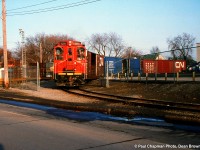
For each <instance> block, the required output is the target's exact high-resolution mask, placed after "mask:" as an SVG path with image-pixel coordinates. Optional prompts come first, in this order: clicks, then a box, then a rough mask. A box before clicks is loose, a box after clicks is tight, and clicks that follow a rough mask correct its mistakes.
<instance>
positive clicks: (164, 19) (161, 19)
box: [0, 0, 200, 53]
mask: <svg viewBox="0 0 200 150" xmlns="http://www.w3.org/2000/svg"><path fill="white" fill-rule="evenodd" d="M80 1H82V0H55V1H52V2H51V1H50V0H31V1H28V0H15V1H13V0H6V7H7V15H8V16H7V40H8V49H12V48H15V47H16V44H15V43H16V42H18V41H20V36H19V29H20V28H21V29H23V30H24V32H25V36H34V35H36V34H38V33H45V34H57V33H61V34H68V35H70V36H72V37H74V38H76V39H77V40H80V41H85V39H86V38H88V37H90V36H91V35H92V34H95V33H109V32H115V33H117V34H119V35H120V36H121V37H122V38H123V40H124V42H125V43H126V44H127V46H132V47H134V48H136V49H138V50H142V51H143V53H148V52H149V50H150V49H151V48H152V47H153V46H158V47H159V48H160V49H161V51H165V50H168V45H167V42H166V40H167V38H172V37H174V36H177V35H179V34H182V33H183V32H186V33H189V34H192V35H193V36H194V37H196V42H200V8H199V7H200V0H101V1H97V2H94V3H90V4H87V5H82V6H77V7H71V8H66V9H60V10H56V11H49V12H44V13H37V14H30V15H13V14H16V12H24V11H30V10H35V9H44V8H48V7H55V6H61V5H67V4H71V3H75V2H80ZM91 1H92V0H91ZM43 2H48V3H46V4H43V5H37V6H34V7H28V8H27V9H22V8H21V7H25V6H30V5H35V4H41V3H43ZM16 8H21V9H17V10H13V9H16ZM11 10H12V11H11ZM12 13H13V14H12ZM9 15H11V16H9ZM12 15H13V16H12ZM0 32H1V35H0V39H1V40H0V41H1V43H2V31H0ZM1 45H2V44H0V46H1Z"/></svg>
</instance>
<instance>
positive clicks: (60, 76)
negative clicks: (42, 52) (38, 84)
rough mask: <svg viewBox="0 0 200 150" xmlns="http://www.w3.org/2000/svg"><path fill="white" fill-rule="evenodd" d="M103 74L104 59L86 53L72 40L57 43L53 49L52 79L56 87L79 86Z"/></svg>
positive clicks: (83, 46)
mask: <svg viewBox="0 0 200 150" xmlns="http://www.w3.org/2000/svg"><path fill="white" fill-rule="evenodd" d="M103 72H104V57H103V56H100V55H97V54H95V53H92V52H90V51H88V50H87V49H86V48H85V45H84V44H82V43H81V42H78V41H74V40H66V41H61V42H59V43H58V44H57V45H56V46H55V47H54V79H55V81H56V84H57V86H79V85H81V84H84V83H85V81H86V80H90V79H96V78H98V77H99V76H102V75H103Z"/></svg>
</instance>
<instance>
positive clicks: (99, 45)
mask: <svg viewBox="0 0 200 150" xmlns="http://www.w3.org/2000/svg"><path fill="white" fill-rule="evenodd" d="M87 43H88V46H89V48H88V49H89V50H91V51H94V52H97V53H98V54H100V55H103V56H114V57H117V56H120V55H121V53H122V51H123V49H124V45H123V40H122V38H121V37H120V36H119V35H117V34H116V33H113V32H112V33H109V34H107V33H103V34H99V33H97V34H93V35H92V36H91V37H90V38H89V39H87Z"/></svg>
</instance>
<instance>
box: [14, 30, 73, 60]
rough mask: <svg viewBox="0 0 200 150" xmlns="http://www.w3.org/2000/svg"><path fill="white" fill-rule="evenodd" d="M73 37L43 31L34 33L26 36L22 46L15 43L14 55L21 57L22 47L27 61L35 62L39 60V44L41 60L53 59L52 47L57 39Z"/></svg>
mask: <svg viewBox="0 0 200 150" xmlns="http://www.w3.org/2000/svg"><path fill="white" fill-rule="evenodd" d="M68 39H73V38H71V37H69V36H67V35H59V34H57V35H46V34H44V33H40V34H36V35H35V36H30V37H27V38H26V41H25V44H24V46H23V45H21V44H20V43H17V48H16V52H15V55H16V57H17V58H21V57H22V56H21V52H22V48H23V49H25V50H26V61H27V63H36V62H37V61H38V62H39V61H40V46H41V48H42V57H43V59H42V60H43V62H44V63H47V62H51V61H53V50H52V49H53V47H54V45H55V44H57V43H58V42H59V41H62V40H68Z"/></svg>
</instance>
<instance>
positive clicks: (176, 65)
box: [175, 62, 185, 68]
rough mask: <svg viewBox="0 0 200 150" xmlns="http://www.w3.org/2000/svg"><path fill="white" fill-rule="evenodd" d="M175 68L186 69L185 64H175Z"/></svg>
mask: <svg viewBox="0 0 200 150" xmlns="http://www.w3.org/2000/svg"><path fill="white" fill-rule="evenodd" d="M175 68H185V62H175Z"/></svg>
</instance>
